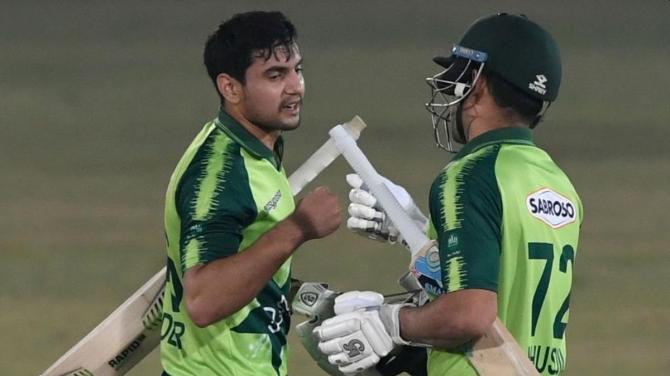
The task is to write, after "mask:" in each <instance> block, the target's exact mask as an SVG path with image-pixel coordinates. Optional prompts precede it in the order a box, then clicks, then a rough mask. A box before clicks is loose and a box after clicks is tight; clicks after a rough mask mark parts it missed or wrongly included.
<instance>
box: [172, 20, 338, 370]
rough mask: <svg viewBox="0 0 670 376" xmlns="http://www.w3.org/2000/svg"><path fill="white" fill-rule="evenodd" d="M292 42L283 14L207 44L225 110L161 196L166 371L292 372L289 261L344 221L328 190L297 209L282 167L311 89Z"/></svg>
mask: <svg viewBox="0 0 670 376" xmlns="http://www.w3.org/2000/svg"><path fill="white" fill-rule="evenodd" d="M295 38H296V32H295V28H294V27H293V25H292V24H291V22H290V21H288V19H286V18H285V16H284V15H283V14H281V13H279V12H249V13H242V14H238V15H235V16H234V17H232V18H231V19H229V20H227V21H226V22H224V23H222V24H221V25H220V26H219V28H218V29H217V30H216V31H215V32H214V33H213V34H212V35H211V36H210V37H209V38H208V40H207V43H206V46H205V53H204V58H205V65H206V67H207V71H208V73H209V76H210V78H211V79H212V82H213V83H214V86H215V88H216V90H217V93H218V95H219V98H220V101H221V109H220V112H219V113H218V115H217V116H216V117H215V118H214V119H213V120H212V121H209V122H207V123H206V124H205V125H204V127H203V128H202V130H201V131H200V132H199V133H198V135H197V136H196V137H195V139H194V140H193V142H192V143H191V145H190V146H189V147H188V149H187V150H186V152H185V153H184V155H183V156H182V158H181V160H180V161H179V163H178V164H177V167H176V169H175V171H174V172H173V174H172V177H171V179H170V184H169V186H168V189H167V193H166V200H165V232H166V237H167V243H168V245H167V256H168V260H167V271H168V274H167V282H166V288H165V295H164V299H165V300H164V304H163V311H164V315H163V326H162V331H161V363H162V365H163V368H164V375H170V376H182V375H193V376H196V375H197V376H215V375H216V376H220V375H235V376H257V375H276V376H284V375H286V374H287V356H288V346H287V338H286V337H287V333H288V329H289V326H290V324H289V306H288V298H287V297H288V295H289V287H290V282H291V281H290V275H291V256H292V254H293V253H294V252H295V250H296V249H297V248H298V247H299V246H300V245H301V244H302V243H304V242H305V241H307V240H310V239H316V238H320V237H323V236H326V235H328V234H330V233H332V232H333V231H335V229H336V228H337V227H338V226H339V223H340V209H339V206H338V204H337V199H336V197H335V196H334V195H332V194H331V193H330V192H328V190H327V189H325V188H324V187H319V188H317V189H316V190H314V191H313V192H311V193H309V194H307V195H306V196H305V197H304V198H303V199H302V200H301V201H300V202H299V203H297V205H296V203H295V202H294V200H293V195H292V193H291V188H290V186H289V183H288V180H287V178H286V174H285V172H284V168H283V167H282V152H283V143H282V138H281V133H282V132H283V131H288V130H292V129H295V128H297V127H298V125H299V123H300V110H301V106H302V97H303V95H304V90H305V86H304V79H303V75H302V58H301V54H300V50H299V48H298V45H297V43H296V40H295Z"/></svg>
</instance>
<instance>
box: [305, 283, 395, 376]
mask: <svg viewBox="0 0 670 376" xmlns="http://www.w3.org/2000/svg"><path fill="white" fill-rule="evenodd" d="M383 301H384V297H383V296H382V295H381V294H379V293H376V292H372V291H363V292H361V291H350V292H347V293H344V294H342V295H340V296H338V297H337V298H336V299H335V312H336V314H337V316H335V317H333V318H330V319H328V320H325V321H324V322H323V323H322V324H321V326H319V327H317V328H316V329H315V330H314V334H315V336H316V337H317V338H318V340H319V345H318V346H319V350H320V351H321V352H323V353H324V354H326V355H327V356H328V361H329V362H330V363H331V364H333V365H336V366H337V367H338V369H339V370H340V371H341V372H343V373H346V374H349V373H356V372H361V371H363V370H365V369H368V368H370V367H373V366H375V365H376V364H377V363H378V362H379V360H380V359H381V358H382V357H384V356H386V355H388V354H389V352H391V350H393V349H394V348H395V347H396V346H397V345H406V344H408V342H407V341H405V340H403V339H402V338H401V337H400V320H399V316H398V314H399V312H400V308H402V307H403V306H404V305H402V304H383Z"/></svg>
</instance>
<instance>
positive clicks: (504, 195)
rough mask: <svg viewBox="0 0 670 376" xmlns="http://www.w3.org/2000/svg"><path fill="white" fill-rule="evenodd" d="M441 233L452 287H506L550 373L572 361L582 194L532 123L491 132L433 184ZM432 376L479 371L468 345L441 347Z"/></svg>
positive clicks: (516, 322) (539, 362) (507, 300)
mask: <svg viewBox="0 0 670 376" xmlns="http://www.w3.org/2000/svg"><path fill="white" fill-rule="evenodd" d="M430 209H431V221H432V231H434V235H435V236H436V238H437V240H438V244H439V250H440V262H441V265H442V283H443V286H444V288H445V290H446V291H447V292H453V291H458V290H462V289H470V288H476V289H487V290H492V291H496V292H497V294H498V316H499V317H500V319H501V320H502V322H503V323H504V324H505V325H506V326H507V328H508V329H509V330H510V332H511V333H512V335H513V336H514V337H515V338H516V339H517V341H518V342H519V344H520V345H521V348H522V349H524V350H525V351H527V353H528V356H529V358H530V359H531V361H532V362H533V363H534V364H535V366H536V368H537V369H538V371H539V372H540V373H541V374H543V375H556V374H559V373H560V372H562V371H563V370H564V369H565V364H566V347H565V342H566V341H565V328H566V325H567V322H568V317H569V296H570V289H571V287H572V265H573V263H574V259H575V256H576V252H577V247H578V240H579V229H580V226H581V223H582V218H583V211H582V204H581V201H580V198H579V196H578V195H577V193H576V191H575V189H574V187H573V186H572V183H571V182H570V180H569V179H568V178H567V176H566V175H565V174H564V173H563V171H562V170H561V169H560V168H559V167H558V166H557V165H556V164H555V163H554V162H553V161H552V159H551V158H550V157H549V155H548V154H547V153H546V152H544V151H543V150H541V149H540V148H538V147H536V146H535V145H534V144H533V143H532V141H531V139H530V131H529V130H527V129H518V128H506V129H501V130H496V131H491V132H487V133H485V134H483V135H481V136H479V137H477V138H476V139H474V140H472V141H471V142H470V143H468V144H467V145H466V147H465V148H464V149H462V150H461V152H459V153H458V154H457V155H456V157H455V158H454V160H453V161H452V162H451V163H449V165H448V166H447V168H446V169H445V170H444V171H442V173H441V174H440V175H439V176H438V177H437V178H436V179H435V182H434V183H433V186H432V187H431V194H430ZM428 366H429V374H430V375H443V374H447V372H456V374H464V375H467V374H473V375H474V374H476V372H475V371H474V369H473V368H472V367H471V366H470V365H469V363H468V362H467V358H466V357H465V356H464V355H463V353H462V352H447V351H439V350H433V351H431V353H430V357H429V362H428Z"/></svg>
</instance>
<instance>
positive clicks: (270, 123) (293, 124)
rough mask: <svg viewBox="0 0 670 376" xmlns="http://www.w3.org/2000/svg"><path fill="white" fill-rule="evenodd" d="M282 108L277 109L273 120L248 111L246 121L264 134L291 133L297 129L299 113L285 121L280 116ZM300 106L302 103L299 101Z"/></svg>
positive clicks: (299, 118) (299, 119)
mask: <svg viewBox="0 0 670 376" xmlns="http://www.w3.org/2000/svg"><path fill="white" fill-rule="evenodd" d="M283 106H284V104H282V105H281V106H280V107H279V109H278V110H277V111H278V113H277V115H276V116H274V117H273V118H270V117H269V116H263V115H261V114H259V113H258V112H257V111H253V110H251V111H249V114H248V119H249V121H250V122H251V123H252V124H254V125H255V126H257V127H258V128H260V129H262V130H263V131H265V132H274V131H292V130H294V129H296V128H298V127H299V126H300V121H301V119H302V117H301V114H300V112H298V114H297V115H296V116H295V117H291V118H290V120H288V121H286V120H284V119H283V118H282V116H281V113H282V108H283ZM300 106H302V101H300ZM301 110H302V108H301Z"/></svg>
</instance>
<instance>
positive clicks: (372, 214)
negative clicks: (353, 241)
mask: <svg viewBox="0 0 670 376" xmlns="http://www.w3.org/2000/svg"><path fill="white" fill-rule="evenodd" d="M382 179H383V181H384V185H386V188H388V190H389V191H390V192H391V193H392V194H393V196H394V197H395V198H396V200H398V203H400V205H401V206H402V208H403V209H404V210H405V212H407V213H408V214H409V215H410V217H411V218H412V219H413V220H414V221H415V222H416V224H417V225H418V226H419V228H421V229H422V230H424V232H425V230H426V228H427V225H428V218H426V216H425V215H423V213H421V210H419V208H418V207H417V206H416V204H415V203H414V200H412V197H411V196H410V195H409V193H407V191H406V190H405V188H403V187H401V186H399V185H396V184H394V183H393V182H391V181H390V180H388V179H386V178H385V177H382ZM346 180H347V183H348V184H349V186H351V188H352V189H351V191H350V192H349V200H350V201H351V203H350V204H349V219H347V228H348V229H349V230H351V231H354V232H356V233H359V234H362V235H366V236H368V237H369V238H371V239H375V240H379V241H388V242H390V243H395V242H397V241H402V239H401V238H400V239H399V237H400V236H399V233H398V230H396V228H395V227H394V226H393V223H392V222H391V220H390V219H389V218H388V217H387V215H386V213H385V212H384V211H383V210H382V209H381V207H380V206H379V205H378V203H377V198H376V197H375V196H374V195H373V194H372V193H371V192H370V191H369V190H368V188H367V186H366V185H365V184H364V183H363V180H362V179H361V178H360V177H359V176H358V175H357V174H348V175H347V177H346Z"/></svg>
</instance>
